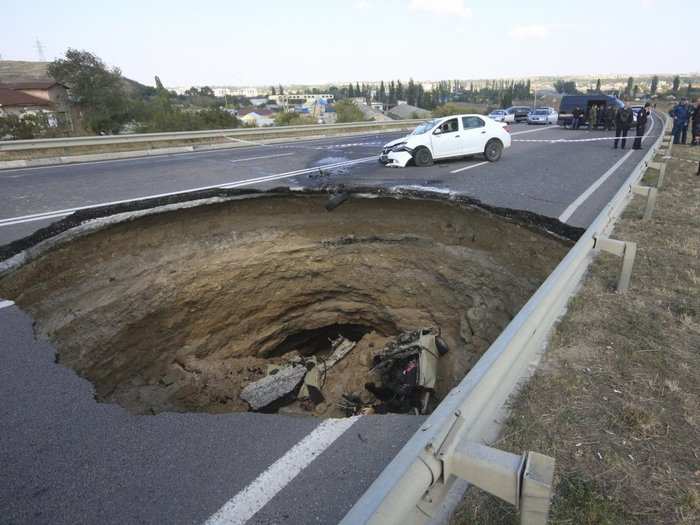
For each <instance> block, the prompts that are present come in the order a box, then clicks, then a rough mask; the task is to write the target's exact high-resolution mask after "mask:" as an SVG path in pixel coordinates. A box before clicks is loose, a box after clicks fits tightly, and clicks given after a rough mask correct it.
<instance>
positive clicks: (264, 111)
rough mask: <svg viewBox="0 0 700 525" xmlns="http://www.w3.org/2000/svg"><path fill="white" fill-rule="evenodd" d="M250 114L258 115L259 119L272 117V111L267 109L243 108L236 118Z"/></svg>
mask: <svg viewBox="0 0 700 525" xmlns="http://www.w3.org/2000/svg"><path fill="white" fill-rule="evenodd" d="M250 113H255V114H256V115H259V116H261V117H269V116H270V115H272V114H273V113H272V111H270V110H269V109H261V108H243V109H241V110H239V111H238V116H239V117H245V116H246V115H248V114H250Z"/></svg>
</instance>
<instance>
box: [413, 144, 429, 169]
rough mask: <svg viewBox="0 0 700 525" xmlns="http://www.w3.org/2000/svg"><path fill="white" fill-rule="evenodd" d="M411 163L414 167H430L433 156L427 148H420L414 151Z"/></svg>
mask: <svg viewBox="0 0 700 525" xmlns="http://www.w3.org/2000/svg"><path fill="white" fill-rule="evenodd" d="M413 161H414V162H415V163H416V166H418V167H420V168H424V167H426V166H432V164H433V155H432V154H431V153H430V150H429V149H428V148H425V147H420V148H418V149H416V152H415V153H414V154H413Z"/></svg>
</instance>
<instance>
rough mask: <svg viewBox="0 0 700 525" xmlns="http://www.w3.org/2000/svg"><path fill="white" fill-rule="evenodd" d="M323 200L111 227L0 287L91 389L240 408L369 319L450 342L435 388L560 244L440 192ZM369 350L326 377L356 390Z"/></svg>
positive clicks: (372, 336)
mask: <svg viewBox="0 0 700 525" xmlns="http://www.w3.org/2000/svg"><path fill="white" fill-rule="evenodd" d="M326 200H327V196H324V195H293V194H282V195H270V196H267V197H257V198H255V199H245V200H237V201H231V202H225V203H219V204H212V205H208V206H201V207H196V208H190V209H182V210H178V211H172V212H168V213H161V214H157V215H151V216H147V217H142V218H139V219H137V220H133V221H129V222H125V223H122V224H118V225H114V226H110V227H108V228H106V229H104V230H101V231H98V232H96V233H92V234H90V235H87V236H85V237H82V238H78V239H76V240H74V241H71V242H69V243H67V244H64V245H61V246H59V247H57V248H55V249H53V250H51V251H49V252H47V253H45V254H44V255H42V256H40V257H38V258H36V259H35V260H33V261H31V262H29V263H27V264H25V265H24V266H21V267H20V268H18V269H16V270H14V271H13V272H11V273H9V274H7V275H5V276H3V277H2V278H1V279H0V297H5V298H8V299H12V300H15V301H16V302H17V303H18V304H19V305H20V306H21V307H22V308H23V309H25V310H26V311H28V312H30V313H31V314H32V315H33V317H34V319H35V320H36V323H37V324H36V331H37V334H38V335H39V336H41V337H47V338H49V339H50V340H51V341H53V342H54V343H55V345H56V346H57V348H58V361H59V362H60V363H62V364H65V365H66V366H70V367H72V368H73V369H75V370H76V371H77V372H78V373H79V374H81V375H83V376H85V377H87V378H88V379H89V380H91V381H92V382H93V384H94V385H95V388H96V394H97V397H98V399H101V400H105V401H110V402H117V403H119V404H121V405H123V406H125V407H126V408H128V409H130V410H132V411H134V412H139V413H156V412H161V411H166V410H176V411H209V412H220V411H238V410H247V409H248V407H247V406H246V404H245V402H243V401H242V400H241V399H240V398H239V394H240V391H241V389H242V388H243V387H244V386H245V385H246V384H248V383H250V382H251V381H255V380H256V379H259V378H261V377H263V376H264V375H265V369H266V367H267V365H269V364H279V363H282V362H283V361H284V356H285V354H288V353H289V352H293V351H296V352H300V353H302V354H304V353H307V354H309V353H313V352H314V351H315V347H316V346H317V345H318V341H319V340H321V339H323V338H324V337H326V336H328V335H330V333H331V332H334V331H335V332H338V333H339V334H341V335H346V336H348V335H349V336H351V337H352V334H355V335H357V334H360V335H359V336H357V337H356V339H357V338H360V337H361V336H364V335H367V336H368V337H367V338H366V341H365V345H366V348H367V350H366V353H367V352H371V349H372V348H376V347H379V346H381V344H382V341H383V340H385V339H386V338H390V337H392V336H395V335H397V334H398V333H400V332H403V331H407V330H413V329H417V328H422V327H432V328H434V329H437V330H439V331H440V333H441V334H442V337H443V338H444V339H445V341H446V342H447V343H448V345H449V347H450V352H449V353H448V354H447V355H446V356H445V357H443V358H442V359H441V360H440V363H439V370H438V384H437V387H436V396H435V399H436V400H439V399H440V398H441V397H442V396H444V395H445V394H446V393H447V392H448V391H449V389H450V388H452V386H453V385H454V384H456V383H457V382H458V381H459V380H460V379H461V378H462V377H463V376H464V375H465V374H466V372H467V371H468V370H469V369H470V367H471V366H472V365H473V363H474V362H475V361H476V360H477V359H478V358H479V357H480V355H481V354H482V353H483V352H484V351H485V350H486V349H487V348H488V346H489V345H490V343H491V342H492V341H493V340H494V339H495V338H496V337H497V336H498V334H499V333H500V332H501V330H502V329H503V328H504V327H505V326H506V325H507V323H508V322H509V321H510V319H511V318H512V317H513V316H514V315H515V314H516V313H517V311H518V310H519V309H520V307H521V306H522V305H523V304H524V303H525V302H526V301H527V299H528V298H529V297H530V296H531V294H532V293H533V292H534V290H535V289H536V288H537V287H538V286H539V284H540V283H541V282H542V281H543V280H544V279H545V278H546V277H547V275H548V274H549V273H550V272H551V270H552V269H553V268H554V267H555V266H556V264H557V263H558V262H559V261H560V260H561V258H562V257H563V256H564V255H565V253H566V251H567V250H568V247H569V244H568V243H567V242H566V241H562V240H561V239H558V238H555V237H554V236H551V235H547V234H546V233H544V232H542V231H540V230H537V229H536V228H532V227H528V226H524V225H520V224H517V223H514V222H513V221H507V220H504V219H502V218H500V217H498V216H496V215H494V214H491V213H487V212H484V211H483V210H480V209H476V208H474V207H470V206H466V205H462V204H459V203H455V202H449V201H439V200H416V199H397V198H392V197H386V196H385V197H382V196H380V197H376V198H359V197H355V198H351V199H349V200H348V201H347V202H345V203H344V204H343V205H341V206H340V207H339V208H337V209H336V210H334V211H333V212H332V213H329V212H327V211H326V209H325V207H324V205H325V203H326ZM343 332H347V333H343ZM351 332H352V334H351ZM358 347H362V348H364V346H363V345H358ZM367 359H369V357H368V355H364V354H362V352H358V353H357V354H356V355H355V356H353V357H350V358H348V359H347V363H346V364H345V365H343V366H342V367H339V368H338V370H337V371H335V372H334V375H335V376H337V377H336V378H335V380H334V381H333V383H332V384H330V385H329V390H333V391H337V392H339V393H342V392H343V391H348V390H353V389H357V388H360V386H358V385H361V384H362V374H363V373H364V371H365V369H366V366H367V363H366V361H367ZM353 363H355V364H353ZM341 372H342V373H341ZM339 385H341V386H339ZM319 415H337V413H336V411H335V409H334V406H333V404H332V403H329V404H326V406H325V407H324V410H322V411H320V414H319Z"/></svg>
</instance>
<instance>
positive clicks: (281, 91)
mask: <svg viewBox="0 0 700 525" xmlns="http://www.w3.org/2000/svg"><path fill="white" fill-rule="evenodd" d="M278 93H279V94H280V95H284V88H283V87H282V84H280V89H279V91H278Z"/></svg>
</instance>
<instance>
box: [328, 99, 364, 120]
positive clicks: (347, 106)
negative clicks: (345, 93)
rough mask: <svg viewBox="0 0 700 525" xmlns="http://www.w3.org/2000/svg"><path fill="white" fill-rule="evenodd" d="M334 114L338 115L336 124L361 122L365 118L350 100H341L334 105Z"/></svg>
mask: <svg viewBox="0 0 700 525" xmlns="http://www.w3.org/2000/svg"><path fill="white" fill-rule="evenodd" d="M335 112H336V114H337V115H338V119H337V122H338V123H343V122H362V121H363V120H365V116H364V114H363V113H362V111H360V108H358V107H357V105H356V104H355V103H354V102H352V101H351V100H341V101H340V102H336V103H335Z"/></svg>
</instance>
